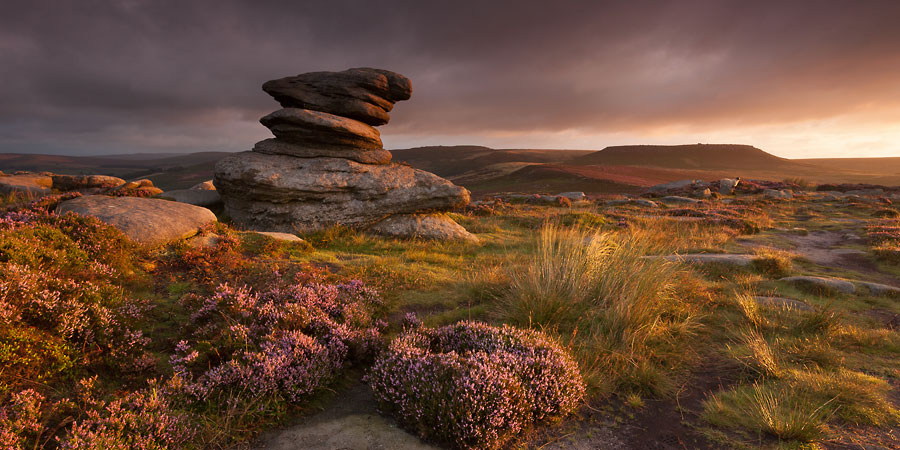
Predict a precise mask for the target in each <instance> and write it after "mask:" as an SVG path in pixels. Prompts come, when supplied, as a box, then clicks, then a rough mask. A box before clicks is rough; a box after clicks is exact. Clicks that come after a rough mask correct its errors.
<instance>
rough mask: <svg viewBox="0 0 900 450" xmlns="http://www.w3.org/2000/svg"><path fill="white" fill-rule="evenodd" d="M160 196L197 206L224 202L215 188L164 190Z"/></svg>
mask: <svg viewBox="0 0 900 450" xmlns="http://www.w3.org/2000/svg"><path fill="white" fill-rule="evenodd" d="M158 197H159V198H162V199H166V200H175V201H176V202H181V203H187V204H189V205H196V206H215V205H218V204H221V203H222V197H221V196H220V195H219V192H218V191H215V190H213V191H210V190H202V189H175V190H172V191H166V192H163V193H162V194H159V195H158Z"/></svg>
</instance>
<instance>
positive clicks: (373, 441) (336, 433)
mask: <svg viewBox="0 0 900 450" xmlns="http://www.w3.org/2000/svg"><path fill="white" fill-rule="evenodd" d="M251 448H253V449H255V450H395V449H396V450H437V449H438V447H434V446H431V445H428V444H426V443H424V442H422V441H421V440H419V438H417V437H416V436H413V435H411V434H409V433H407V432H405V431H403V430H402V429H400V428H398V427H397V426H396V424H394V423H393V421H391V420H390V419H389V418H386V417H384V416H382V415H380V414H378V411H377V410H376V408H375V399H374V397H373V396H372V391H371V389H369V387H368V386H367V385H365V384H363V383H362V382H358V383H355V384H353V385H352V386H350V387H349V388H347V389H346V390H344V391H341V392H339V393H338V394H337V395H335V398H334V399H332V400H331V401H330V402H329V403H328V407H327V409H325V410H324V411H322V412H320V413H316V414H313V415H311V416H308V417H305V418H303V419H301V420H300V421H299V422H298V423H295V424H292V425H288V426H287V427H285V428H281V429H277V430H272V431H269V432H267V433H264V434H263V435H262V436H260V438H259V439H258V440H257V442H256V443H255V445H254V446H252V447H251Z"/></svg>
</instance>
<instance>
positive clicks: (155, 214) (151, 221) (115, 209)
mask: <svg viewBox="0 0 900 450" xmlns="http://www.w3.org/2000/svg"><path fill="white" fill-rule="evenodd" d="M57 212H58V213H59V214H65V213H69V212H72V213H76V214H81V215H85V216H92V217H96V218H97V219H99V220H100V221H101V222H104V223H107V224H109V225H112V226H114V227H116V228H118V229H119V230H120V231H121V232H122V233H124V234H125V235H126V236H128V237H129V238H131V239H132V240H134V241H137V242H139V243H141V244H146V245H159V244H164V243H166V242H170V241H174V240H177V239H184V238H186V237H189V236H192V235H194V234H196V233H197V230H198V229H199V228H200V227H202V226H204V225H206V224H208V223H211V222H215V221H216V215H215V214H213V213H212V211H210V210H208V209H206V208H201V207H199V206H193V205H188V204H185V203H178V202H171V201H168V200H160V199H154V198H138V197H106V196H102V195H87V196H84V197H78V198H74V199H72V200H67V201H65V202H62V203H60V205H59V207H58V208H57Z"/></svg>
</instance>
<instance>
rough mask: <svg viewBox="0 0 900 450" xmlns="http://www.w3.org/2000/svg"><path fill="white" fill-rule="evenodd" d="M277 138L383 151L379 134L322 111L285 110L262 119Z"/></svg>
mask: <svg viewBox="0 0 900 450" xmlns="http://www.w3.org/2000/svg"><path fill="white" fill-rule="evenodd" d="M259 121H260V123H262V124H263V125H265V126H266V128H268V129H269V130H272V134H274V135H275V137H277V138H279V139H281V140H283V141H285V142H290V143H293V144H299V145H302V146H308V147H316V148H323V149H333V148H338V149H370V150H372V149H381V148H382V146H381V135H380V134H379V133H378V130H376V129H375V128H372V127H371V126H369V125H366V124H364V123H362V122H359V121H357V120H353V119H348V118H346V117H341V116H336V115H334V114H328V113H324V112H319V111H312V110H309V109H300V108H283V109H279V110H278V111H275V112H273V113H271V114H269V115H267V116H265V117H263V118H262V119H259Z"/></svg>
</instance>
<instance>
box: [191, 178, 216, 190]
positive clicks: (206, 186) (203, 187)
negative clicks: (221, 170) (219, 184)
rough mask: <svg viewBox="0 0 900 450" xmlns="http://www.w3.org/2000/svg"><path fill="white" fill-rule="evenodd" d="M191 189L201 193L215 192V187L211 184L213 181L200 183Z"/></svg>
mask: <svg viewBox="0 0 900 450" xmlns="http://www.w3.org/2000/svg"><path fill="white" fill-rule="evenodd" d="M191 189H197V190H201V191H214V190H216V186H215V185H214V184H213V180H206V181H204V182H202V183H198V184H195V185H193V186H191Z"/></svg>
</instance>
